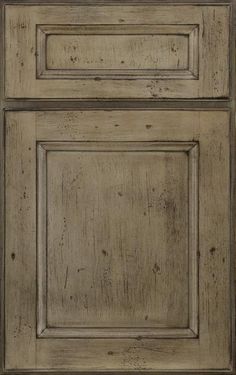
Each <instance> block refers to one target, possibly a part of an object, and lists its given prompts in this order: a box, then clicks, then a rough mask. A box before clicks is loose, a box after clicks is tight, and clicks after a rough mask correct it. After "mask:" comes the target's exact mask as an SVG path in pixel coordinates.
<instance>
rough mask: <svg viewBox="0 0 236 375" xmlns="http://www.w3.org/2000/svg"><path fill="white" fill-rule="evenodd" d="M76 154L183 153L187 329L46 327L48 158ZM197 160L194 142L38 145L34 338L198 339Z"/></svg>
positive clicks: (114, 142) (43, 143) (195, 143)
mask: <svg viewBox="0 0 236 375" xmlns="http://www.w3.org/2000/svg"><path fill="white" fill-rule="evenodd" d="M53 151H68V152H70V151H78V152H83V151H87V152H93V151H96V152H99V151H103V152H104V151H105V152H119V151H122V152H135V151H138V152H145V151H150V152H186V153H187V155H188V171H189V173H188V177H189V179H188V180H189V188H188V191H189V196H188V201H189V206H188V207H189V209H188V218H189V220H188V222H189V227H188V238H189V241H188V250H189V251H188V254H189V255H188V258H189V285H188V288H189V291H190V292H189V297H188V298H189V326H188V327H185V328H178V327H153V326H152V327H86V326H84V327H50V326H48V325H47V154H48V152H53ZM198 157H199V145H198V143H197V142H158V141H154V142H149V141H147V142H116V141H111V142H110V141H109V142H93V141H92V142H86V141H85V142H83V141H80V142H78V141H77V142H56V141H50V142H37V280H38V282H37V285H38V294H37V297H38V298H37V337H39V338H53V337H54V338H136V339H138V338H165V337H166V338H197V337H198Z"/></svg>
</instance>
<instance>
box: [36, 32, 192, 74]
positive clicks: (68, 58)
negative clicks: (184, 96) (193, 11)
mask: <svg viewBox="0 0 236 375" xmlns="http://www.w3.org/2000/svg"><path fill="white" fill-rule="evenodd" d="M198 33H199V30H198V25H112V26H111V25H90V26H89V25H83V26H72V25H64V26H61V25H58V26H57V25H51V26H38V27H37V46H38V47H37V50H38V53H37V62H36V63H37V75H38V78H45V79H50V78H51V79H53V78H54V79H56V78H57V79H61V78H63V77H64V78H75V79H78V78H81V79H86V78H87V79H91V78H93V79H95V78H96V79H98V78H99V77H101V78H106V79H112V78H114V79H125V78H126V79H130V78H133V79H134V78H135V79H143V78H146V79H147V78H148V79H150V78H153V79H155V78H160V79H164V78H169V79H174V78H178V79H180V78H181V79H194V78H197V77H198V60H199V58H198V49H197V48H196V46H197V45H198Z"/></svg>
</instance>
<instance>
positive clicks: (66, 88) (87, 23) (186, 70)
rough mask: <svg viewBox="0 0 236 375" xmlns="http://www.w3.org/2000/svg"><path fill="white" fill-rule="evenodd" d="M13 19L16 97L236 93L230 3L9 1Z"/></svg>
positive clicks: (10, 89)
mask: <svg viewBox="0 0 236 375" xmlns="http://www.w3.org/2000/svg"><path fill="white" fill-rule="evenodd" d="M5 19H6V28H5V34H6V40H7V41H8V42H7V43H6V46H5V47H6V59H7V61H8V63H7V65H6V80H5V94H6V96H7V97H9V98H20V97H25V98H40V99H43V98H53V99H56V98H63V99H76V98H77V99H78V98H80V99H90V98H92V99H96V98H104V99H115V98H116V99H141V98H145V99H163V98H169V99H181V98H226V97H228V96H229V54H228V45H229V27H228V26H229V19H230V8H229V6H227V5H224V6H223V5H221V6H214V5H209V6H205V5H204V6H200V5H179V6H178V5H175V6H174V7H171V6H168V5H166V6H164V5H160V4H159V5H158V4H156V5H154V4H142V3H141V4H139V5H133V6H131V5H114V4H113V5H112V6H111V5H110V6H109V5H102V4H100V5H97V6H96V5H94V6H91V5H89V6H85V5H83V6H79V5H78V6H66V5H65V6H63V7H62V6H56V5H54V6H46V5H43V6H37V5H35V6H33V5H31V6H27V5H24V6H22V5H19V6H16V5H8V6H6V11H5ZM90 51H92V52H90ZM13 75H14V80H13V79H12V76H13Z"/></svg>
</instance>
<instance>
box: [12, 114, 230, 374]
mask: <svg viewBox="0 0 236 375" xmlns="http://www.w3.org/2000/svg"><path fill="white" fill-rule="evenodd" d="M6 130H7V131H6V191H7V194H6V285H7V289H6V292H7V293H6V317H7V322H6V323H7V324H6V362H5V365H6V368H7V369H8V370H10V369H16V370H19V371H20V370H27V369H37V370H48V369H53V370H55V371H59V370H60V371H70V370H71V371H76V370H77V371H98V370H99V371H123V372H126V371H131V370H136V371H151V370H152V371H171V370H179V371H183V372H186V371H193V370H194V371H196V372H198V371H201V370H209V371H210V370H220V371H221V372H224V371H227V370H229V369H230V368H231V350H232V348H231V332H230V330H231V328H230V314H231V313H230V252H229V243H230V237H229V189H230V167H229V142H230V140H229V113H228V112H227V111H210V110H208V111H200V110H198V111H197V110H195V111H178V110H174V111H162V110H144V111H142V110H128V111H126V110H113V111H96V110H93V111H36V112H34V111H31V112H17V111H15V112H7V114H6ZM114 141H116V142H114ZM36 142H38V144H37V148H38V151H37V152H36ZM167 144H168V146H167ZM180 144H181V145H180ZM12 145H17V146H16V147H12ZM168 147H169V148H168ZM170 147H172V149H171V148H170ZM190 149H191V150H192V151H191V150H190ZM53 150H54V151H53ZM79 150H80V151H79ZM124 150H126V151H124ZM127 150H129V151H127ZM158 150H159V151H158ZM171 150H172V151H171ZM177 150H179V151H178V152H177ZM180 150H182V151H180ZM194 150H195V151H194ZM125 152H127V155H126V153H125ZM191 152H193V154H192V156H191V158H192V161H191V162H188V168H187V164H186V163H187V161H186V159H188V160H191V159H189V157H190V155H191ZM105 153H106V155H105ZM187 153H190V154H189V155H188V156H187ZM108 154H109V155H108ZM142 155H143V156H142ZM45 158H46V159H45ZM136 158H137V159H136ZM196 162H197V163H196ZM36 163H37V173H38V178H37V181H38V183H37V185H36V179H35V177H36V176H35V170H36ZM45 163H46V164H45ZM45 165H47V168H46V170H47V173H46V175H45ZM156 166H157V168H156ZM196 168H197V170H196ZM22 171H24V173H23V172H22ZM131 171H135V172H136V173H135V176H134V180H133V182H134V183H135V186H136V188H134V187H132V179H131V176H130V174H131ZM196 171H198V173H196ZM219 171H220V173H218V172H219ZM146 172H147V176H148V181H149V183H148V184H147V185H146V183H145V179H144V178H143V175H146ZM77 174H80V176H79V177H80V178H78V179H76V175H77ZM92 176H95V177H96V178H94V180H93V178H92ZM189 176H191V179H190V178H189ZM45 178H46V180H47V185H46V186H47V189H46V190H45V183H44V182H45ZM74 179H75V180H74ZM190 180H191V183H190V184H189V185H188V190H189V194H192V192H193V191H194V189H195V193H194V195H193V197H194V196H196V195H198V194H199V199H198V202H197V203H198V205H199V213H198V214H197V211H196V205H195V204H193V201H192V199H191V204H189V202H188V200H187V187H186V183H187V182H188V183H189V182H190ZM43 181H44V182H43ZM62 183H63V192H62ZM149 185H150V187H149ZM154 185H155V186H154ZM196 186H197V187H199V193H197V191H196ZM79 187H80V189H79ZM153 187H154V189H159V191H162V192H163V191H164V189H166V190H167V192H168V194H167V200H166V203H168V204H167V206H166V207H161V208H160V207H159V208H158V194H157V195H155V192H153V191H152V188H153ZM36 188H37V197H38V200H37V202H36ZM25 189H26V191H25ZM147 191H148V195H149V202H150V201H151V202H152V203H153V205H154V206H155V207H156V210H155V211H154V210H153V208H152V207H149V209H150V212H149V215H147V216H146V217H145V215H143V216H142V215H139V214H140V211H141V210H142V209H143V208H144V205H146V204H147ZM157 191H158V190H157ZM40 192H41V193H40ZM69 192H70V193H69ZM45 193H46V195H47V207H48V210H49V212H50V218H49V220H48V223H47V232H48V233H47V236H48V253H47V256H48V265H49V270H50V272H48V281H49V289H48V293H49V296H50V298H49V301H48V302H49V304H48V306H47V308H48V317H47V319H46V321H43V320H42V319H41V318H44V317H45V316H44V315H43V314H44V310H43V308H42V307H43V306H44V304H43V301H44V299H43V298H44V296H43V295H42V293H43V290H44V288H43V284H42V283H41V281H43V279H42V275H43V274H44V270H45V266H46V264H45V262H44V261H43V259H45V258H42V254H43V251H44V250H45V249H44V246H45V243H44V239H45V229H44V228H45V226H44V225H43V220H41V221H40V220H38V219H40V217H42V216H43V215H44V214H45V199H44V197H45ZM119 193H121V195H120V194H119ZM152 194H153V195H152ZM69 195H70V199H69ZM76 198H77V205H78V204H79V206H80V210H78V211H79V212H78V214H77V211H76ZM122 200H126V201H125V202H123V201H122ZM132 201H133V204H134V206H133V209H132ZM161 202H162V203H163V202H164V201H163V200H161ZM170 202H172V204H174V205H175V206H176V210H175V215H176V217H175V220H173V217H174V215H173V212H172V211H171V210H172V208H171V207H173V206H172V205H171V204H170ZM36 203H37V207H38V209H37V211H36ZM73 203H74V204H73ZM159 203H160V202H159ZM77 207H78V206H77ZM145 207H146V206H145ZM93 208H94V216H93V213H91V210H93ZM147 208H148V207H147ZM187 209H188V215H186V210H187ZM98 211H99V212H100V217H99V213H98ZM157 211H158V213H159V215H157ZM171 212H172V214H171ZM133 214H134V217H133ZM147 214H148V212H147ZM36 215H39V216H38V219H37V222H38V226H37V225H36V224H37V223H36V220H35V218H36ZM84 215H87V220H82V219H81V217H83V216H84ZM122 215H124V216H125V217H126V218H127V223H126V226H124V225H123V227H122V226H121V225H119V223H121V216H122ZM106 216H109V217H110V218H111V220H110V221H109V223H108V222H107V221H106V219H105V218H106ZM197 217H199V233H198V230H197V229H196V226H195V225H194V224H196V222H197ZM64 218H66V220H64ZM190 218H192V220H191V219H190ZM149 219H150V222H149ZM132 220H133V221H132ZM124 222H125V218H124V221H122V223H124ZM165 223H166V224H165ZM141 225H142V226H143V227H144V228H146V229H145V231H143V235H141V234H140V233H139V232H135V231H136V230H137V229H138V228H141ZM173 225H175V226H176V228H175V229H176V230H177V231H178V232H179V235H178V236H177V235H176V232H175V231H172V229H173ZM108 226H109V227H108ZM155 226H157V230H156V231H154V227H155ZM158 226H159V227H158ZM186 226H187V227H188V228H189V230H190V233H191V237H190V238H191V243H189V244H188V251H189V249H192V253H193V254H195V258H193V262H192V263H191V268H189V272H188V277H189V280H190V281H191V288H192V290H194V288H196V287H197V284H199V293H197V296H198V299H194V300H191V303H190V304H189V309H192V311H193V312H195V313H196V312H197V314H198V319H199V323H198V320H196V318H195V320H193V321H192V322H190V321H189V322H188V325H187V326H188V327H190V326H191V327H192V328H191V332H192V333H193V331H194V330H196V329H197V328H198V327H199V332H198V335H197V336H195V337H194V336H193V335H192V336H191V335H189V336H187V333H186V332H184V335H183V332H182V335H183V336H184V337H182V338H180V333H179V332H178V331H177V330H176V331H174V330H173V331H172V335H171V337H169V338H168V339H166V338H165V337H164V336H165V334H166V333H165V332H166V330H167V329H168V328H167V327H166V328H165V327H161V325H162V324H163V323H164V324H165V325H166V326H169V327H170V328H171V325H172V323H175V324H176V326H179V327H180V326H182V328H181V327H180V328H179V329H183V328H184V326H185V324H186V314H187V311H186V310H184V308H185V307H184V306H183V309H182V310H180V308H179V307H178V302H177V304H176V303H175V304H174V306H173V308H172V311H171V312H170V315H169V314H168V315H167V317H166V315H164V313H163V311H164V309H165V303H168V302H164V296H163V295H162V293H164V290H166V297H167V301H168V298H169V301H170V303H171V298H170V297H168V295H169V294H168V293H169V292H170V293H171V291H174V290H175V289H173V288H175V287H176V285H175V284H174V282H176V283H178V285H179V287H178V290H176V291H175V292H174V294H173V298H172V301H173V300H174V299H175V298H176V301H180V300H182V301H184V299H185V298H186V287H185V281H184V280H185V276H184V274H181V278H179V276H178V269H180V267H182V270H184V269H185V270H186V267H187V265H186V255H185V254H186V242H185V241H186V240H185V236H184V233H185V231H186ZM107 228H109V229H107ZM168 228H169V229H168ZM171 228H172V229H171ZM120 229H121V230H120ZM84 230H85V231H87V233H88V234H89V235H88V236H87V237H85V236H83V231H84ZM128 230H129V232H130V233H131V234H132V235H131V236H128ZM140 230H141V229H140ZM165 230H167V232H168V230H170V233H169V235H168V236H167V232H165ZM36 232H37V238H38V246H37V248H36ZM108 232H109V233H110V235H111V241H109V243H112V244H113V246H112V249H111V248H109V249H108V241H107V239H106V233H108ZM69 233H70V235H68V234H69ZM135 233H136V234H135ZM148 233H149V235H148ZM165 233H166V234H165ZM136 238H139V239H140V241H139V246H140V244H141V243H142V244H143V245H142V249H144V248H147V247H148V246H149V250H148V251H149V253H148V256H146V253H145V252H144V251H142V252H137V253H135V251H134V250H133V245H134V244H135V241H136ZM58 240H60V241H61V242H60V243H59V242H58ZM141 240H142V241H143V242H142V241H141ZM167 240H168V241H167ZM198 240H199V246H196V243H197V242H196V241H198ZM154 242H155V243H156V242H157V243H159V244H162V247H161V250H160V251H157V252H155V251H154V248H155V246H154ZM81 244H82V246H81ZM120 245H122V257H121V258H119V257H118V251H119V249H120ZM124 245H126V246H124ZM77 246H79V247H80V254H81V256H79V252H78V247H77ZM174 248H175V251H177V252H178V253H179V257H178V258H177V257H174V256H173V257H172V256H171V254H173V251H174ZM86 249H87V251H85V250H86ZM102 250H104V252H102ZM146 251H147V250H146ZM13 252H14V255H13ZM110 252H112V255H113V257H112V259H111V258H110V257H109V254H110ZM67 254H68V255H69V257H68V258H67V257H66V255H67ZM129 254H131V255H135V254H136V256H137V262H136V264H135V268H134V270H133V271H135V270H136V271H137V265H138V264H140V267H142V269H143V277H144V278H145V281H146V280H147V281H148V282H150V284H149V285H150V293H149V296H148V295H146V296H145V297H146V298H148V297H149V298H150V300H149V301H147V303H146V305H145V306H144V305H142V304H140V308H139V309H137V311H134V310H132V309H131V310H129V308H128V307H129V305H128V304H127V299H125V297H124V296H125V295H124V293H123V290H124V289H123V288H124V285H123V283H119V282H118V280H119V278H118V276H117V274H119V273H120V274H121V280H129V286H130V287H131V293H128V296H129V298H131V299H132V298H133V302H135V303H136V304H137V305H138V304H139V300H140V298H141V295H139V287H140V286H141V285H142V279H140V280H138V282H136V281H135V279H136V276H135V275H134V274H132V272H128V271H126V270H128V268H125V267H128V266H129V265H130V260H129V258H128V256H127V255H129ZM167 254H169V255H170V257H169V258H168V259H169V262H170V264H167V263H165V260H164V259H165V256H166V255H167ZM36 256H37V265H38V272H37V273H36V268H35V266H36V262H35V260H36ZM156 256H158V257H159V259H158V261H159V263H158V262H157V258H156ZM113 259H115V260H116V262H114V261H113ZM82 260H83V264H82V263H81V264H78V263H77V262H81V261H82ZM171 262H174V264H175V266H174V270H173V272H172V273H169V272H170V269H171V267H172V265H171ZM153 263H154V264H153ZM155 263H157V264H155ZM107 265H110V266H111V272H110V274H108V276H109V275H110V276H111V280H112V288H111V287H110V286H109V288H108V287H107V286H106V289H105V291H106V293H104V294H102V291H101V288H100V287H99V286H98V287H97V293H98V299H96V298H93V296H94V294H93V293H94V291H92V290H87V288H88V281H89V282H90V284H89V285H92V284H91V282H92V283H93V282H95V281H96V284H97V283H99V281H100V282H104V277H103V276H104V272H103V271H104V269H105V268H107ZM86 267H91V268H92V269H91V271H92V275H93V278H92V275H91V274H90V273H89V272H88V271H89V270H88V271H86V270H83V268H86ZM158 267H160V271H161V270H162V272H164V274H163V275H161V278H160V281H157V282H160V283H161V285H162V286H163V287H162V289H161V290H158V289H157V288H155V286H154V285H155V284H154V283H153V281H152V280H153V279H151V278H150V275H149V272H148V269H150V274H151V276H152V277H154V278H155V277H156V278H158V277H159V276H160V275H158V272H159V268H158ZM78 269H79V272H78ZM95 270H96V272H95ZM26 271H27V272H26ZM75 271H76V272H75ZM121 271H122V273H121ZM136 271H135V272H136ZM116 272H117V273H116ZM155 272H156V273H155ZM197 272H199V280H198V282H197V279H196V278H195V276H194V275H196V273H197ZM124 275H126V276H127V277H128V278H126V279H125V278H124ZM171 277H173V280H171ZM122 278H123V279H122ZM36 279H37V280H38V281H37V284H38V296H39V298H41V300H40V301H38V303H37V304H36V299H37V294H36ZM93 280H95V281H93ZM106 280H108V281H109V277H108V278H106ZM157 280H159V279H157ZM164 284H165V285H166V289H164ZM100 285H101V284H100ZM189 285H190V284H189ZM194 285H195V286H194ZM134 286H136V287H137V288H136V289H135V287H134ZM195 290H197V289H195ZM40 293H41V294H40ZM81 293H84V294H82V295H81ZM85 293H87V295H88V300H84V299H83V298H82V301H81V302H82V304H83V306H81V308H79V309H78V314H77V315H76V301H75V300H76V298H78V301H79V297H80V298H81V296H82V297H83V296H84V295H85ZM114 293H115V296H116V299H117V305H115V304H114V303H113V302H112V298H111V297H112V296H113V297H114ZM190 294H191V293H190ZM40 296H41V297H40ZM70 296H72V299H70ZM100 297H101V300H102V301H103V303H102V304H101V305H100V302H99V301H98V300H99V298H100ZM109 298H110V299H109ZM162 298H163V304H162V305H158V299H159V300H161V299H162ZM13 300H14V309H13V308H12V301H13ZM22 301H24V303H22ZM91 304H92V305H91ZM68 306H71V308H69V309H68ZM78 306H79V305H78ZM86 306H87V307H88V308H89V307H90V306H91V311H90V310H89V311H88V314H85V310H86V309H87V307H86ZM92 306H93V308H92ZM146 308H147V309H149V314H148V313H147V315H150V316H151V317H152V319H151V321H150V327H153V332H154V331H155V329H159V331H158V332H157V333H156V337H154V336H150V335H149V336H148V335H147V332H144V331H145V329H146V330H147V326H145V325H146V322H148V318H147V321H146V320H145V317H146V316H144V319H143V315H144V314H146V313H145V309H146ZM156 308H157V311H155V310H156ZM67 309H68V310H67ZM118 310H120V314H119V315H118V314H117V311H118ZM16 311H17V314H16ZM98 311H99V312H100V314H98V313H95V312H98ZM124 311H128V314H124ZM132 311H133V312H132ZM36 313H37V322H39V323H40V322H43V323H45V322H46V329H45V330H44V331H42V333H41V331H40V328H43V329H44V328H45V327H43V325H42V326H41V327H40V326H39V327H38V328H39V329H38V333H37V332H36V321H35V317H36ZM63 314H64V320H63ZM139 314H140V315H139ZM141 316H142V319H141ZM192 316H193V315H192ZM105 317H106V318H107V320H108V321H109V324H110V328H111V331H112V330H113V334H112V335H111V336H110V337H107V338H105V339H104V338H103V339H98V338H97V337H98V336H100V337H104V329H105V328H106V327H104V325H105V323H106V322H105ZM133 318H134V319H136V327H134V328H135V330H136V331H135V330H133V331H132V332H133V333H132V334H130V333H129V332H128V333H127V329H126V328H129V327H130V326H131V325H132V319H133ZM40 319H41V320H40ZM155 319H156V320H155ZM99 321H100V323H101V325H100V326H99V327H98V328H99V329H97V330H96V327H95V326H96V325H97V324H99ZM104 322H105V323H104ZM72 323H73V325H74V324H76V327H75V326H72ZM81 323H82V325H83V324H84V328H83V329H84V336H83V335H82V336H81V332H80V331H79V324H81ZM93 324H94V328H93V327H92V325H93ZM120 324H124V326H123V328H122V327H121V328H120V337H119V339H118V338H117V337H118V336H119V328H118V326H119V325H120ZM158 324H159V326H158ZM51 325H55V326H56V327H51ZM59 325H60V326H61V328H60V327H58V326H59ZM194 325H195V326H194ZM128 326H129V327H128ZM103 327H104V328H103ZM115 328H116V329H117V331H116V332H115V333H114V330H115ZM130 328H132V327H130ZM130 328H129V329H130ZM173 328H174V327H173ZM138 329H142V330H143V331H141V334H138ZM93 330H94V331H93ZM161 330H162V331H161ZM163 330H164V332H163ZM93 332H94V334H93ZM117 332H118V333H117ZM124 332H125V333H124ZM130 332H131V331H130ZM128 334H130V338H128ZM125 335H126V337H125ZM135 335H136V336H135ZM158 335H159V337H158ZM70 337H73V340H72V339H70ZM19 348H20V349H19ZM18 353H19V355H18Z"/></svg>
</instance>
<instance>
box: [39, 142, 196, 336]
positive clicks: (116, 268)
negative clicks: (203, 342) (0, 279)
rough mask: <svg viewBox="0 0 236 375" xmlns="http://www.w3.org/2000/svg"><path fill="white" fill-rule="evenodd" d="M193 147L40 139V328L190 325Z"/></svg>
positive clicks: (179, 331) (175, 329)
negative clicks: (42, 142)
mask: <svg viewBox="0 0 236 375" xmlns="http://www.w3.org/2000/svg"><path fill="white" fill-rule="evenodd" d="M195 148H196V149H197V145H196V144H194V143H193V144H191V143H190V144H181V143H177V144H165V143H164V144H163V143H158V142H156V143H150V144H149V143H147V144H145V143H141V142H140V143H128V144H126V143H119V142H118V143H117V142H115V143H106V142H105V143H104V142H98V143H93V142H92V143H91V144H87V143H84V142H82V143H69V144H67V143H64V144H63V143H60V144H57V143H54V142H52V143H48V144H39V145H38V156H39V160H40V166H39V173H40V174H39V177H38V179H39V196H40V198H39V199H40V201H39V203H40V207H39V218H38V222H39V223H40V224H39V243H38V251H39V267H40V269H39V276H40V281H39V282H40V283H41V284H42V285H41V287H42V288H43V291H42V292H43V297H42V298H40V300H39V310H40V314H41V315H40V317H41V319H42V320H43V321H41V326H39V334H41V333H43V335H46V334H50V329H51V333H53V332H55V329H58V328H61V329H63V330H62V331H61V332H63V335H66V334H68V335H69V336H76V335H84V334H86V335H87V334H88V333H89V334H90V335H99V332H98V330H97V329H98V328H99V329H100V331H101V328H103V329H104V332H103V333H101V332H100V334H101V335H102V336H104V335H108V336H110V335H114V336H115V335H116V331H117V332H118V331H119V335H122V334H123V335H124V336H129V335H131V336H133V335H137V334H140V335H144V336H150V335H151V336H155V335H156V336H158V335H160V336H162V335H164V336H165V335H166V336H173V335H180V336H181V335H182V336H192V335H194V334H196V332H193V331H192V330H191V328H192V327H190V321H191V324H192V323H193V321H194V322H195V323H194V324H195V326H196V315H193V304H194V308H195V311H194V314H197V311H196V298H197V295H196V293H197V290H196V274H194V270H195V269H196V268H197V259H196V258H197V254H196V251H197V244H196V241H195V237H193V230H194V228H195V229H196V228H197V217H196V213H197V212H196V199H197V195H196V194H197V186H196V182H195V181H194V180H193V179H194V178H195V176H196V172H197V170H196V168H197V165H196V161H194V163H193V158H192V153H193V149H194V152H195ZM40 179H41V181H40ZM194 241H195V242H194ZM45 247H46V248H45ZM65 328H67V329H68V328H70V330H69V331H68V330H65ZM74 328H76V330H74ZM80 328H87V329H88V330H87V331H86V333H84V332H85V331H83V330H79V329H80ZM195 328H196V327H195ZM45 329H47V332H43V331H44V330H45ZM48 329H49V331H48ZM93 329H95V330H93ZM120 329H122V333H121V331H120Z"/></svg>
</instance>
